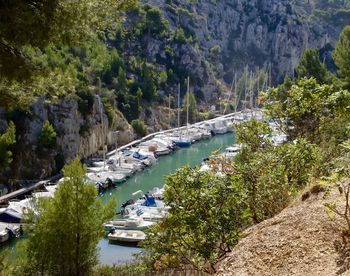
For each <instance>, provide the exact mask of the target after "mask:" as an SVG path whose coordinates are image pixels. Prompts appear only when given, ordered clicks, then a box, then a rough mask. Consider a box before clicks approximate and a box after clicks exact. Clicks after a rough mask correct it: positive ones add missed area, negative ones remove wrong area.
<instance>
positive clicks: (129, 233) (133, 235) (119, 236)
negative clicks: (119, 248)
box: [108, 230, 146, 243]
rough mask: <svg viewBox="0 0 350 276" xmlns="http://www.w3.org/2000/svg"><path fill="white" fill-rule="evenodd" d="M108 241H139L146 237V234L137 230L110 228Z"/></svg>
mask: <svg viewBox="0 0 350 276" xmlns="http://www.w3.org/2000/svg"><path fill="white" fill-rule="evenodd" d="M108 239H109V240H110V241H121V242H133V243H136V242H140V241H143V240H145V239H146V234H145V233H144V232H142V231H139V230H112V231H111V233H109V234H108Z"/></svg>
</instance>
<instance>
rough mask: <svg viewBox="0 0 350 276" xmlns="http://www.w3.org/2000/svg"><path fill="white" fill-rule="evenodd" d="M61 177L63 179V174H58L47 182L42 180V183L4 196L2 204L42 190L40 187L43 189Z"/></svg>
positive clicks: (1, 198)
mask: <svg viewBox="0 0 350 276" xmlns="http://www.w3.org/2000/svg"><path fill="white" fill-rule="evenodd" d="M61 177H62V174H57V175H55V176H52V177H50V178H48V179H46V180H42V181H39V182H36V183H34V184H31V185H28V186H26V187H23V188H21V189H19V190H16V191H13V192H11V193H8V194H6V195H3V196H1V197H0V204H4V203H6V202H8V201H9V200H11V199H14V198H16V197H19V196H21V195H24V194H27V193H29V192H31V191H33V190H35V189H38V188H40V187H42V186H44V185H46V184H48V183H50V182H54V181H57V180H59V179H60V178H61Z"/></svg>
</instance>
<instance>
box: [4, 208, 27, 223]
mask: <svg viewBox="0 0 350 276" xmlns="http://www.w3.org/2000/svg"><path fill="white" fill-rule="evenodd" d="M22 218H23V214H22V212H21V213H20V212H18V211H16V210H14V209H12V208H9V207H7V208H0V221H1V222H7V223H20V222H21V220H22Z"/></svg>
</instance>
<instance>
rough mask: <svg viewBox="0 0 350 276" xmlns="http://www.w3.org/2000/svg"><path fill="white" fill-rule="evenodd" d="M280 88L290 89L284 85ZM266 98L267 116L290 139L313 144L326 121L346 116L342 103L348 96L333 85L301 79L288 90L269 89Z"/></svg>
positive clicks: (346, 106) (347, 93)
mask: <svg viewBox="0 0 350 276" xmlns="http://www.w3.org/2000/svg"><path fill="white" fill-rule="evenodd" d="M283 85H288V86H290V84H289V83H288V82H287V83H286V84H283ZM283 85H282V86H283ZM281 91H282V92H286V94H284V93H281ZM267 97H268V101H267V102H266V108H267V110H268V113H269V115H270V116H271V117H273V118H276V119H277V120H279V122H280V123H281V127H283V128H284V130H285V131H286V132H287V133H288V134H289V135H290V137H291V139H294V138H296V137H299V136H302V137H306V138H308V139H309V140H310V141H317V139H319V138H320V136H319V135H320V133H319V129H320V126H321V124H322V122H323V121H324V120H325V119H326V118H327V117H329V116H334V115H335V114H339V116H341V115H344V116H345V115H346V114H347V110H348V105H347V104H345V102H347V101H348V100H349V97H350V94H349V92H348V91H347V90H341V89H340V88H339V87H338V86H336V85H328V84H324V85H320V84H318V83H317V82H316V80H315V79H302V80H300V81H298V82H297V83H296V84H293V85H291V86H290V89H288V87H287V88H286V89H284V88H273V89H271V90H270V91H269V92H268V95H267Z"/></svg>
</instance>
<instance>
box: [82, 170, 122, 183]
mask: <svg viewBox="0 0 350 276" xmlns="http://www.w3.org/2000/svg"><path fill="white" fill-rule="evenodd" d="M86 176H87V178H88V179H90V180H91V181H93V182H95V183H96V182H101V183H105V182H106V181H107V179H110V180H111V181H112V183H114V184H116V183H121V182H124V181H125V180H126V175H124V174H122V173H117V172H109V171H104V172H99V173H87V174H86Z"/></svg>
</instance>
